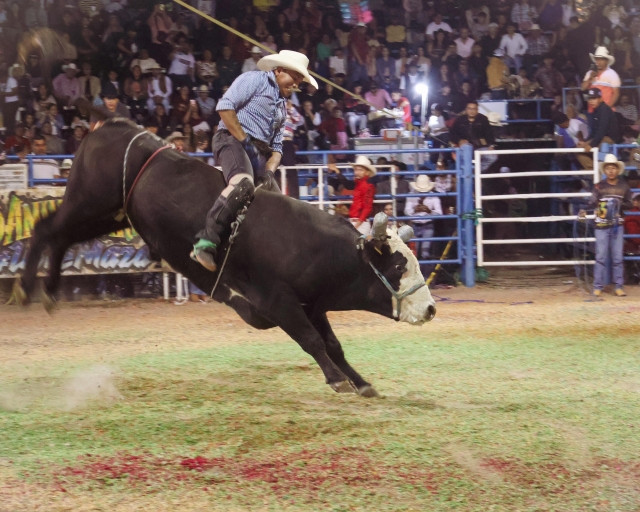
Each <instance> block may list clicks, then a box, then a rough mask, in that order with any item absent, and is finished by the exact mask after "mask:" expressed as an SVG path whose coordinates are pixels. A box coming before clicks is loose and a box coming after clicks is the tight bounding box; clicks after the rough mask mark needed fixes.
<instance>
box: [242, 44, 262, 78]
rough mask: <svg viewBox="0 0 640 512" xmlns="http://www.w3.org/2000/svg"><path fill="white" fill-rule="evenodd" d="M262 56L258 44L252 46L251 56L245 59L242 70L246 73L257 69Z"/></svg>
mask: <svg viewBox="0 0 640 512" xmlns="http://www.w3.org/2000/svg"><path fill="white" fill-rule="evenodd" d="M260 57H262V50H261V49H260V48H258V47H257V46H254V47H253V48H251V57H249V58H248V59H246V60H245V61H244V64H242V72H243V73H246V72H247V71H256V70H257V69H258V61H259V60H260Z"/></svg>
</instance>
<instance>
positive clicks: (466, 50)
mask: <svg viewBox="0 0 640 512" xmlns="http://www.w3.org/2000/svg"><path fill="white" fill-rule="evenodd" d="M455 43H456V49H457V53H458V55H459V56H460V57H462V58H463V59H468V58H469V57H471V49H472V48H473V45H474V43H475V41H474V40H473V39H471V38H470V37H469V29H468V28H467V27H462V28H461V29H460V37H459V38H458V39H456V40H455Z"/></svg>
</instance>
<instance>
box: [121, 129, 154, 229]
mask: <svg viewBox="0 0 640 512" xmlns="http://www.w3.org/2000/svg"><path fill="white" fill-rule="evenodd" d="M145 133H149V132H148V131H147V130H145V131H143V132H140V133H139V134H137V135H136V136H135V137H133V139H131V140H130V141H129V145H128V146H127V150H126V151H125V152H124V162H123V163H122V210H120V212H118V215H117V216H116V220H117V221H120V220H122V219H124V218H125V217H127V219H128V220H129V217H128V215H127V162H128V161H129V150H130V149H131V146H133V142H134V141H135V140H136V139H137V138H138V137H140V136H141V135H144V134H145ZM129 224H131V220H129Z"/></svg>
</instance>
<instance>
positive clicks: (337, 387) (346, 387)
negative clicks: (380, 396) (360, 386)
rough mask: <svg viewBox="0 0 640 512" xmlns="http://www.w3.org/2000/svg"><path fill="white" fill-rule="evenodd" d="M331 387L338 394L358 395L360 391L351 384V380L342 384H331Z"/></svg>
mask: <svg viewBox="0 0 640 512" xmlns="http://www.w3.org/2000/svg"><path fill="white" fill-rule="evenodd" d="M329 386H331V388H332V389H333V390H334V391H335V392H336V393H357V392H358V390H357V389H356V387H355V386H354V385H353V384H352V383H351V381H350V380H343V381H342V382H332V383H330V384H329Z"/></svg>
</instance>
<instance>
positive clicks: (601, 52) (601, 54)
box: [589, 46, 616, 66]
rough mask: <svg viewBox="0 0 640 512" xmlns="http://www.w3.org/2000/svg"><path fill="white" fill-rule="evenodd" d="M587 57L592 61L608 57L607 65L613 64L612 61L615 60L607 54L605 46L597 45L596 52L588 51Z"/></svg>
mask: <svg viewBox="0 0 640 512" xmlns="http://www.w3.org/2000/svg"><path fill="white" fill-rule="evenodd" d="M589 57H591V60H592V61H593V62H595V61H596V59H608V60H609V66H613V64H614V62H615V61H616V58H615V57H614V56H613V55H611V54H609V50H607V47H606V46H598V47H597V48H596V53H590V54H589Z"/></svg>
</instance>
